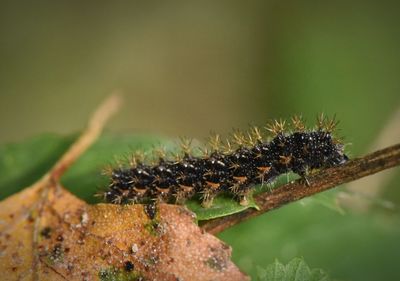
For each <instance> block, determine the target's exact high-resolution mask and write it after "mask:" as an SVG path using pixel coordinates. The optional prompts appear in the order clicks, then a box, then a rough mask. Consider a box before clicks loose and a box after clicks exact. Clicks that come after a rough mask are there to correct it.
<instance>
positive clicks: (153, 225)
mask: <svg viewBox="0 0 400 281" xmlns="http://www.w3.org/2000/svg"><path fill="white" fill-rule="evenodd" d="M0 219H1V226H0V251H1V253H0V270H1V272H2V273H3V277H2V278H1V279H2V280H35V279H36V280H98V279H99V280H248V278H247V277H246V276H245V275H244V274H243V273H241V272H240V271H239V270H238V269H237V267H236V266H235V265H234V264H233V263H232V262H231V261H230V259H229V258H230V254H231V250H230V247H229V246H227V245H225V244H224V243H222V242H221V241H220V240H218V239H217V238H215V237H214V236H212V235H210V234H208V233H205V232H202V231H201V230H200V229H199V227H198V226H197V225H196V224H195V223H194V216H193V213H191V212H190V211H188V210H187V209H186V208H185V207H182V206H176V205H167V204H162V205H159V210H158V211H157V213H156V216H155V217H154V219H150V218H149V216H148V214H147V213H146V212H145V210H144V208H143V205H127V206H121V205H111V204H98V205H87V204H86V203H85V202H83V201H81V200H79V199H78V198H76V197H75V196H74V195H72V194H70V193H69V192H67V191H66V190H64V189H63V188H60V187H57V188H56V186H53V187H51V188H50V189H43V188H42V187H41V186H33V187H32V188H29V189H26V190H24V191H22V192H20V193H18V194H16V195H14V196H12V197H10V198H8V199H6V200H5V201H3V202H1V203H0ZM35 232H36V233H37V234H36V235H37V236H36V237H37V239H36V238H35V234H34V233H35ZM35 239H36V241H35ZM36 258H37V260H35V259H36ZM140 278H142V279H140Z"/></svg>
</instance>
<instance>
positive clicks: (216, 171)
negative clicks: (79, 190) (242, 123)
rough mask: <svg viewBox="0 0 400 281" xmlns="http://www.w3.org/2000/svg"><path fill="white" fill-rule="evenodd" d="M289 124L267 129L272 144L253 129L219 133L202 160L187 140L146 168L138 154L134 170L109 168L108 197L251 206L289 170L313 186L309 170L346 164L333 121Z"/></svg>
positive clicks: (119, 200) (115, 200)
mask: <svg viewBox="0 0 400 281" xmlns="http://www.w3.org/2000/svg"><path fill="white" fill-rule="evenodd" d="M285 123H286V122H285V121H282V120H280V121H277V120H275V121H274V122H273V123H271V124H270V125H268V126H267V127H266V129H267V130H268V131H269V132H271V133H272V139H271V140H270V141H266V140H264V138H263V136H262V134H261V131H260V130H259V129H258V128H257V127H253V128H252V129H251V130H250V131H249V132H248V133H246V134H245V133H242V132H236V133H234V134H233V139H232V140H227V141H226V142H225V143H222V142H221V139H220V137H219V136H218V135H216V136H215V137H213V138H212V139H211V141H210V143H209V145H208V147H207V148H206V149H205V152H204V153H203V155H201V156H196V155H193V153H191V145H190V142H189V141H184V142H182V153H181V154H180V156H178V157H177V158H176V159H174V160H171V159H167V158H166V157H165V154H164V153H161V154H159V155H158V158H159V159H158V160H157V163H155V164H146V163H144V162H143V159H141V157H137V156H136V157H134V158H133V161H131V162H132V163H131V165H130V167H128V168H116V169H111V171H110V178H111V181H110V184H109V186H108V190H107V191H106V192H105V193H104V198H105V200H106V201H107V202H110V203H115V204H126V203H149V202H154V201H156V202H169V203H183V202H184V201H185V200H187V199H189V198H191V197H193V196H194V195H196V194H200V195H201V200H202V205H203V207H209V206H211V204H212V201H213V198H214V197H215V196H216V195H217V194H219V193H221V192H226V193H228V194H231V195H232V196H233V197H234V198H236V199H237V200H238V201H239V202H240V204H242V205H247V204H248V201H247V199H248V196H249V194H250V192H251V191H252V189H253V187H254V186H256V185H259V184H267V183H271V182H272V181H274V179H276V178H277V177H278V176H279V175H281V174H285V173H288V172H294V173H296V174H298V175H300V176H301V177H302V178H303V179H304V180H305V181H306V183H307V184H309V183H308V180H307V175H308V173H309V172H311V171H313V170H316V169H321V168H328V167H332V166H336V165H341V164H343V163H345V162H346V161H347V160H348V157H347V156H346V155H345V154H344V145H343V144H342V143H341V142H340V141H339V140H338V139H335V138H334V137H333V135H332V133H333V131H334V129H335V127H336V125H337V123H338V122H336V121H335V118H333V119H331V120H329V119H327V118H325V117H324V116H323V114H321V116H319V117H318V120H317V125H316V129H306V127H305V125H304V123H303V122H302V120H301V117H293V118H292V120H291V125H292V126H291V130H290V131H286V130H285Z"/></svg>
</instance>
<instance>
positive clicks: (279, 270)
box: [258, 260, 286, 281]
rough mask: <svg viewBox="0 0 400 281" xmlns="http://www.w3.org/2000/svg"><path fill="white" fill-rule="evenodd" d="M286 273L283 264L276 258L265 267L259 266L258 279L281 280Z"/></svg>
mask: <svg viewBox="0 0 400 281" xmlns="http://www.w3.org/2000/svg"><path fill="white" fill-rule="evenodd" d="M285 275H286V270H285V266H284V265H283V264H281V263H280V262H279V261H278V260H275V261H274V263H272V264H270V265H268V266H267V268H266V269H261V268H259V271H258V278H259V279H260V280H270V281H281V280H284V278H285Z"/></svg>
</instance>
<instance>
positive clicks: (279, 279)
mask: <svg viewBox="0 0 400 281" xmlns="http://www.w3.org/2000/svg"><path fill="white" fill-rule="evenodd" d="M257 276H258V279H259V280H260V281H329V280H330V279H329V277H328V275H327V274H326V273H325V272H324V271H323V270H321V269H313V270H312V271H311V270H310V268H309V267H308V265H307V264H306V262H305V261H304V259H302V258H294V259H293V260H291V261H290V262H289V263H288V264H287V265H286V266H285V265H283V264H281V263H280V262H279V261H278V260H275V261H274V263H272V264H270V265H268V266H267V267H266V268H265V269H263V268H260V267H258V268H257Z"/></svg>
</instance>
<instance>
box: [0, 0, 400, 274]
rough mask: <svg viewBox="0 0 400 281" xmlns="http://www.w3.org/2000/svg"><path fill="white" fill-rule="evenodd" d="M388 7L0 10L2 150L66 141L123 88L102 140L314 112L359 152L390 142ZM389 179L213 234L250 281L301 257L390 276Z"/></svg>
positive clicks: (398, 197)
mask: <svg viewBox="0 0 400 281" xmlns="http://www.w3.org/2000/svg"><path fill="white" fill-rule="evenodd" d="M399 11H400V10H399V5H398V4H397V3H396V2H395V1H384V0H383V1H342V0H339V1H329V2H328V1H316V0H309V1H295V0H289V1H275V0H264V1H262V0H258V1H257V0H254V1H228V0H226V1H103V0H101V1H100V0H99V1H93V2H88V1H0V142H2V143H17V142H20V141H23V140H25V139H27V138H30V137H32V136H37V135H40V134H42V133H43V132H55V133H59V134H65V135H69V134H71V133H75V132H78V131H79V130H80V129H82V128H83V126H84V124H85V122H86V120H87V118H88V116H89V115H90V113H91V112H92V111H93V109H94V108H95V107H96V106H97V105H98V104H99V103H100V102H101V101H102V100H103V99H104V98H105V97H106V96H107V95H108V94H109V93H110V92H112V91H114V90H115V89H119V90H121V91H122V92H123V95H124V107H123V108H122V109H121V112H120V113H119V114H118V116H117V117H116V118H114V119H113V120H112V122H110V124H109V126H108V131H109V132H110V133H111V134H114V135H118V134H121V133H126V132H130V133H140V134H151V135H160V136H163V137H169V138H176V137H177V136H183V135H184V136H191V137H195V138H204V137H205V136H207V135H208V134H209V132H210V131H215V132H221V133H223V134H224V133H228V132H229V131H231V129H232V128H246V127H247V126H248V124H258V125H263V124H264V123H265V122H266V121H267V120H269V119H270V118H275V117H277V118H280V117H281V118H288V117H290V116H291V115H293V114H302V115H303V116H304V117H305V118H306V119H308V120H309V121H310V122H309V123H310V124H312V122H313V121H312V120H314V117H315V116H316V115H317V113H320V112H325V113H327V114H328V115H333V114H336V115H337V117H338V119H340V120H341V124H340V129H341V130H340V132H339V134H340V135H342V136H344V139H345V142H346V143H347V144H348V146H347V151H348V152H349V154H350V155H351V156H352V157H355V156H359V155H362V154H364V153H367V152H369V151H372V150H374V149H377V148H379V147H384V146H387V145H389V144H394V143H396V142H399V140H400V83H399V74H400V55H399V50H400V28H399V26H400V17H399ZM399 180H400V174H399V169H397V170H393V171H389V172H385V173H382V174H380V175H379V176H378V177H369V178H367V179H366V180H363V181H359V182H355V183H354V184H352V185H348V186H346V187H342V188H341V189H340V191H333V192H328V193H326V194H324V195H323V196H319V197H317V198H314V199H306V200H302V201H301V202H299V203H295V204H291V205H290V206H288V207H285V208H282V209H280V210H278V211H275V212H271V213H269V214H266V215H264V216H261V217H259V218H256V219H253V220H251V221H249V222H246V223H243V224H241V225H239V226H238V227H234V228H232V229H230V230H228V231H226V232H224V233H222V234H221V235H220V237H221V238H222V239H223V240H224V241H226V243H228V244H230V245H231V246H232V247H233V258H234V260H235V262H236V263H237V264H238V265H239V266H240V268H241V269H242V270H244V271H245V272H247V273H249V274H251V275H252V276H253V277H254V278H255V276H256V274H257V267H265V266H266V265H268V264H270V263H271V262H272V261H273V260H274V258H278V259H280V260H281V261H283V262H287V261H289V260H290V259H291V258H293V257H296V256H303V257H305V259H306V261H307V262H308V264H309V265H310V266H311V267H321V268H323V269H325V270H326V271H328V272H329V273H330V274H331V276H333V277H335V278H337V279H340V280H400V270H399V269H398V266H397V263H398V260H399V258H400V244H399V243H400V242H399V241H400V239H399V238H400V216H399V212H398V206H399V205H398V204H400V191H399V184H398V182H399ZM327 198H328V199H329V200H327ZM331 199H332V200H333V201H332V202H335V204H333V205H332V204H331V203H332V202H331V201H330V200H331ZM327 202H329V203H327Z"/></svg>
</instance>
